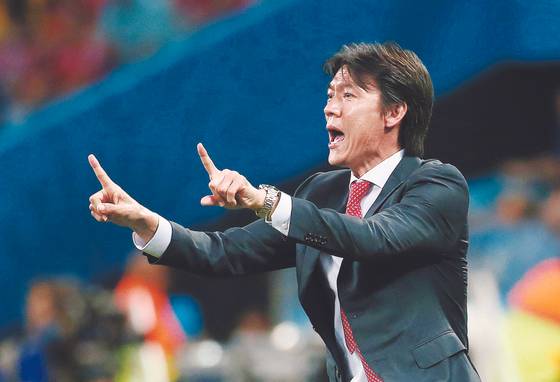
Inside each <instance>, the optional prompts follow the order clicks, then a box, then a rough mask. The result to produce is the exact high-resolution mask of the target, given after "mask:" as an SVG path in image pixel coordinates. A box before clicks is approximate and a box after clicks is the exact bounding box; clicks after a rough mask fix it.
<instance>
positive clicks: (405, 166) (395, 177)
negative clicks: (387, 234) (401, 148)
mask: <svg viewBox="0 0 560 382" xmlns="http://www.w3.org/2000/svg"><path fill="white" fill-rule="evenodd" d="M418 167H420V159H419V158H417V157H407V156H405V157H403V159H402V160H401V161H400V162H399V164H398V165H397V167H396V168H395V170H394V171H393V172H392V173H391V176H389V179H387V183H385V186H383V188H382V189H381V193H380V194H379V196H378V197H377V199H375V202H374V203H373V205H372V206H371V207H370V208H369V210H368V211H367V213H366V214H365V216H364V219H367V218H369V217H371V216H372V215H373V214H374V213H376V212H377V210H379V208H380V207H381V206H382V205H383V203H384V202H385V200H386V199H387V198H388V197H389V195H391V194H392V193H393V191H395V190H396V189H397V187H398V186H400V185H401V184H402V183H403V182H404V181H405V179H406V178H407V177H408V176H409V175H410V174H411V173H412V172H413V171H414V170H416V169H417V168H418Z"/></svg>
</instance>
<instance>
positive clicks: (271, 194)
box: [255, 184, 280, 219]
mask: <svg viewBox="0 0 560 382" xmlns="http://www.w3.org/2000/svg"><path fill="white" fill-rule="evenodd" d="M259 190H265V191H266V195H265V197H264V205H263V206H262V207H261V208H259V209H258V210H256V211H255V214H256V215H257V216H258V217H259V218H261V219H268V218H269V217H270V216H269V215H270V213H271V212H272V208H273V207H274V205H275V204H276V201H277V200H278V198H279V197H280V191H279V190H278V189H277V188H276V187H274V186H271V185H268V184H260V185H259Z"/></svg>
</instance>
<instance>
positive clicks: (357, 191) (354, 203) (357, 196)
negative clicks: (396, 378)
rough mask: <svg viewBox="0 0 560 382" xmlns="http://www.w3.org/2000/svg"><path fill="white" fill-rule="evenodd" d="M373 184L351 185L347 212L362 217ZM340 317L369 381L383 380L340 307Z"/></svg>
mask: <svg viewBox="0 0 560 382" xmlns="http://www.w3.org/2000/svg"><path fill="white" fill-rule="evenodd" d="M371 186H372V184H371V183H370V182H368V181H361V180H358V181H354V182H352V184H351V185H350V196H349V197H348V203H347V204H346V214H347V215H352V216H357V217H359V218H361V217H362V207H361V206H360V202H361V201H362V199H363V198H364V196H366V195H367V193H368V191H369V190H370V188H371ZM340 317H341V318H342V329H343V330H344V339H345V340H346V347H347V348H348V351H349V352H350V354H354V352H356V353H358V356H359V357H360V360H361V361H362V366H363V367H364V371H365V373H366V377H367V380H368V382H383V379H381V377H380V376H379V375H377V374H376V373H375V372H374V371H373V370H372V369H371V367H370V366H369V365H368V364H367V362H366V360H365V359H364V356H363V355H362V352H361V351H360V349H359V348H358V344H357V343H356V340H355V339H354V334H353V333H352V328H351V327H350V322H349V321H348V317H346V313H345V312H344V310H342V307H341V308H340Z"/></svg>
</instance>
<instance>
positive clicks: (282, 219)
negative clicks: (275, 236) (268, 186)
mask: <svg viewBox="0 0 560 382" xmlns="http://www.w3.org/2000/svg"><path fill="white" fill-rule="evenodd" d="M291 216H292V198H291V196H290V195H288V194H285V193H283V192H281V193H280V200H279V201H278V205H277V206H276V209H275V210H274V212H273V213H272V215H271V216H270V220H267V219H265V220H264V221H265V222H267V223H268V224H270V225H272V227H273V228H274V229H276V230H277V231H279V232H280V233H281V234H283V235H285V236H288V232H290V217H291Z"/></svg>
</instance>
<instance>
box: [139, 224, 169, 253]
mask: <svg viewBox="0 0 560 382" xmlns="http://www.w3.org/2000/svg"><path fill="white" fill-rule="evenodd" d="M171 232H172V228H171V223H169V221H168V220H167V219H164V218H162V217H161V216H158V227H157V230H156V233H155V234H154V237H152V238H151V239H150V240H149V241H148V242H147V243H146V242H144V240H142V238H141V237H140V236H138V235H137V234H136V232H133V233H132V242H133V243H134V246H135V247H136V248H137V249H138V250H140V251H142V252H145V253H147V254H148V255H151V256H154V257H158V258H159V257H161V255H163V253H164V252H165V250H166V249H167V247H169V243H171Z"/></svg>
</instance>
